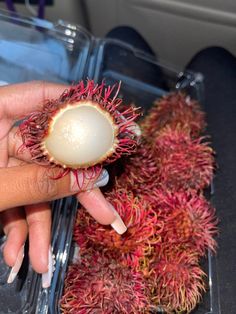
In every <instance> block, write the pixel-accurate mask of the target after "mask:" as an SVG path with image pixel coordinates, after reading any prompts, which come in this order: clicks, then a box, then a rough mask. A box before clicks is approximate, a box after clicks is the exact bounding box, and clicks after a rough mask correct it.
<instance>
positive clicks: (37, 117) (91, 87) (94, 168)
mask: <svg viewBox="0 0 236 314" xmlns="http://www.w3.org/2000/svg"><path fill="white" fill-rule="evenodd" d="M115 88H116V86H115V85H114V86H112V87H111V86H108V87H105V83H102V84H101V85H97V84H95V83H94V82H93V81H92V80H88V81H87V82H86V83H84V82H83V81H81V82H80V83H79V84H77V85H75V86H71V87H70V88H69V89H67V90H65V91H64V93H63V94H62V95H61V96H60V97H59V98H58V99H56V100H48V101H46V103H45V104H44V106H43V109H42V110H39V111H37V112H33V113H31V114H30V115H29V116H28V117H27V118H26V119H25V120H24V121H23V123H22V124H21V125H20V133H21V135H22V139H23V146H22V149H24V148H27V149H28V150H29V151H30V153H31V155H32V160H33V161H34V162H37V163H39V164H41V165H47V166H52V167H54V166H58V167H60V168H61V170H62V171H61V173H60V174H59V176H58V178H59V177H62V176H64V175H66V174H67V173H68V172H69V171H73V172H74V173H75V175H77V170H78V168H77V167H76V168H71V167H67V166H66V165H61V164H58V162H57V161H55V160H53V158H51V157H52V156H48V154H47V152H45V151H44V150H43V149H42V142H43V140H44V138H45V137H46V136H47V135H48V132H49V130H50V123H51V121H52V119H53V117H54V116H55V115H56V114H57V113H58V112H60V111H61V110H63V108H66V107H67V106H68V105H73V104H76V105H78V104H79V102H80V101H90V102H91V103H95V104H96V105H98V106H99V107H100V109H102V110H104V111H105V112H107V113H109V114H110V117H111V119H112V120H113V123H114V125H115V126H116V127H117V130H118V131H117V134H116V139H117V140H116V145H115V147H114V149H113V151H112V154H111V155H109V156H106V158H105V160H102V161H99V162H98V163H97V164H92V165H91V166H87V167H83V168H81V169H82V170H84V169H85V170H88V169H90V170H91V171H90V172H91V173H92V172H94V177H96V176H97V174H98V173H99V172H100V171H101V167H102V166H103V165H105V164H109V163H111V162H113V161H115V160H116V159H118V158H120V157H121V156H122V155H129V154H131V153H132V152H134V151H135V149H136V145H137V136H136V134H135V133H134V131H133V128H132V126H133V121H134V120H135V119H136V118H137V116H138V113H137V109H136V108H134V107H128V108H127V107H123V106H122V100H121V99H119V98H118V97H117V95H118V92H119V88H120V85H118V88H117V90H116V91H115ZM114 91H115V95H114V96H113V97H112V94H113V93H114ZM120 108H125V109H124V110H123V111H119V110H120Z"/></svg>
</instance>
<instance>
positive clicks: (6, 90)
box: [0, 81, 66, 119]
mask: <svg viewBox="0 0 236 314" xmlns="http://www.w3.org/2000/svg"><path fill="white" fill-rule="evenodd" d="M65 89H66V86H65V85H61V84H54V83H49V82H44V81H33V82H27V83H20V84H13V85H7V86H2V87H0V108H3V109H4V111H3V112H4V116H6V117H7V118H8V119H17V118H19V117H22V116H24V115H26V114H28V113H31V112H32V111H35V110H37V109H39V108H40V107H42V104H43V103H44V102H45V100H47V99H51V98H58V97H59V96H60V95H61V94H62V92H63V91H64V90H65Z"/></svg>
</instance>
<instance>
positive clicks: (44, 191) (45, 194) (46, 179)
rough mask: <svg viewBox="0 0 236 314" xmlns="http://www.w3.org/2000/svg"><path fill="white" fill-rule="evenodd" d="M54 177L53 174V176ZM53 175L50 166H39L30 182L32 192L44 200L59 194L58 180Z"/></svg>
mask: <svg viewBox="0 0 236 314" xmlns="http://www.w3.org/2000/svg"><path fill="white" fill-rule="evenodd" d="M52 177H53V176H52ZM52 177H51V171H49V169H48V168H44V167H38V168H37V170H36V171H35V174H34V179H33V182H31V184H30V189H31V193H32V194H33V195H36V196H37V197H39V198H40V199H42V200H47V199H48V200H49V199H51V198H54V197H56V196H57V193H58V187H57V182H56V180H54V179H53V178H52Z"/></svg>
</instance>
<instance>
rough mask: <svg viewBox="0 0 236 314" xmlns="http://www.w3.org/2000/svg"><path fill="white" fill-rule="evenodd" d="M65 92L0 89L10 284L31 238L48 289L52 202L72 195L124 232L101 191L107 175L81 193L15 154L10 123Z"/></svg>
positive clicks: (53, 87) (43, 87)
mask: <svg viewBox="0 0 236 314" xmlns="http://www.w3.org/2000/svg"><path fill="white" fill-rule="evenodd" d="M65 88H66V87H65V86H64V85H57V84H53V83H46V82H30V83H22V84H16V85H9V86H3V87H0V167H1V168H0V195H1V198H0V221H1V224H2V226H3V230H4V232H5V234H6V241H5V243H4V246H3V254H4V259H5V261H6V263H7V264H8V265H9V266H10V267H12V269H11V273H10V275H9V278H8V282H9V283H10V282H12V281H13V280H14V278H15V276H16V274H17V272H18V271H19V268H20V266H21V263H22V260H23V252H24V249H23V248H24V243H25V241H26V238H27V235H28V234H29V256H30V261H31V264H32V267H33V268H34V269H35V271H37V272H39V273H42V274H43V277H42V278H43V282H42V284H43V286H44V287H48V286H49V285H50V281H51V273H52V263H51V261H52V252H51V248H50V238H51V234H50V230H51V210H50V206H49V201H51V200H55V199H58V198H62V197H65V196H69V195H73V194H76V195H77V198H78V200H79V201H80V203H81V204H82V205H83V206H84V207H85V208H86V209H87V210H88V211H89V213H90V214H91V215H92V216H93V217H94V218H95V219H96V220H97V221H98V222H100V223H102V224H111V225H112V227H113V228H114V229H115V230H116V231H117V232H118V233H120V234H121V233H123V232H125V231H126V227H125V225H124V223H123V221H122V220H121V218H120V216H119V215H118V214H117V212H116V211H115V210H114V208H112V206H111V204H109V203H108V202H107V201H106V199H105V198H104V196H103V195H102V193H101V192H100V190H99V187H101V186H104V185H106V183H107V182H108V178H109V176H108V173H107V171H106V170H103V171H102V173H101V174H100V176H99V177H98V178H96V182H93V185H90V189H89V190H87V191H83V192H81V191H79V188H78V184H76V183H75V176H74V175H73V174H69V175H67V176H65V177H63V178H61V179H59V180H52V179H51V178H50V177H53V176H55V174H56V172H57V171H58V170H57V169H56V168H55V169H50V170H49V168H47V167H42V166H39V165H36V164H34V163H32V162H31V156H30V153H29V152H28V151H27V149H24V150H21V149H19V148H20V147H21V146H22V139H21V136H20V134H19V132H18V131H19V130H18V128H17V127H13V125H14V123H15V122H16V121H17V120H19V119H20V118H22V117H23V116H26V115H27V114H29V113H31V112H32V111H35V110H37V109H39V108H40V107H41V106H42V105H43V103H44V102H45V100H47V99H51V98H58V97H59V96H60V94H61V93H62V92H63V91H64V90H65ZM78 177H79V179H80V178H81V180H83V179H84V177H83V174H82V172H81V173H78ZM85 186H87V184H85ZM91 186H92V187H93V189H91ZM48 265H49V266H48Z"/></svg>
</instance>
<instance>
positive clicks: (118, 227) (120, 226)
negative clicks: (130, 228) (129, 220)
mask: <svg viewBox="0 0 236 314" xmlns="http://www.w3.org/2000/svg"><path fill="white" fill-rule="evenodd" d="M109 205H110V207H111V209H112V211H113V212H114V214H115V216H116V219H115V220H114V221H113V222H112V223H111V226H112V228H113V229H114V230H115V231H116V232H117V233H118V234H123V233H125V232H126V231H127V227H126V225H125V224H124V222H123V220H122V219H121V217H120V215H119V214H118V213H117V211H116V210H115V208H114V207H113V206H112V205H111V204H109Z"/></svg>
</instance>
